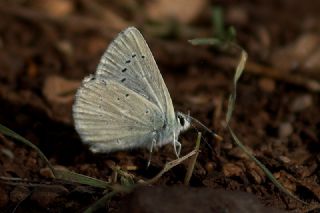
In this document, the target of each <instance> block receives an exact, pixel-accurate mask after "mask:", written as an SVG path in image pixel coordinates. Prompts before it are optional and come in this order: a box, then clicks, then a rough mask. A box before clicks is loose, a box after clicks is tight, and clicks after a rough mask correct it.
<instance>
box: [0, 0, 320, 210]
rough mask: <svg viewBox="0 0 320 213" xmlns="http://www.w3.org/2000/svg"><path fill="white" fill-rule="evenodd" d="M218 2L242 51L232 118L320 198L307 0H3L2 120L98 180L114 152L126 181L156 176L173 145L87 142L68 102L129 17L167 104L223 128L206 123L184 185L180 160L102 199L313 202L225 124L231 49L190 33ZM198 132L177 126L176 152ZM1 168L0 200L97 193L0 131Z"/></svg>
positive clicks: (319, 52) (120, 203) (85, 200)
mask: <svg viewBox="0 0 320 213" xmlns="http://www.w3.org/2000/svg"><path fill="white" fill-rule="evenodd" d="M218 7H220V8H221V9H222V11H223V16H222V18H223V20H224V22H225V26H231V25H232V26H233V27H234V28H235V29H236V32H237V36H236V38H237V43H238V44H239V45H240V46H242V47H243V48H244V49H246V51H247V52H248V56H249V60H248V63H247V65H246V69H245V73H244V75H243V76H242V78H241V79H240V82H239V85H238V91H237V92H238V96H237V102H236V108H235V112H234V115H233V118H232V122H231V127H232V128H233V130H234V131H235V132H236V134H237V135H238V137H239V138H240V139H241V141H243V143H244V144H245V145H246V146H247V147H248V148H249V149H250V150H251V151H252V153H254V155H255V156H256V157H257V158H258V159H259V160H260V161H261V162H262V163H263V164H264V165H265V166H266V167H267V168H269V169H270V171H271V173H272V174H273V175H274V177H275V178H276V179H277V180H278V181H279V182H280V183H281V184H282V185H283V186H284V187H285V188H286V189H287V190H289V191H290V192H292V193H294V194H295V195H296V196H297V197H299V198H300V199H302V200H304V201H306V202H308V203H311V202H312V203H318V202H319V198H320V184H319V175H320V173H319V164H320V156H319V153H320V152H319V151H320V144H319V143H320V115H319V106H320V97H319V93H320V86H319V85H320V84H319V83H320V13H319V11H320V3H319V2H317V1H311V0H306V1H303V2H302V1H298V0H290V1H287V0H270V1H263V0H255V1H249V0H245V1H232V0H228V1H209V0H199V1H191V0H189V1H182V0H175V1H173V0H170V1H168V0H157V1H144V0H139V1H132V0H123V1H116V0H110V1H103V0H96V1H91V0H56V1H51V0H33V1H31V0H23V1H22V0H15V1H9V0H7V1H6V0H2V1H1V2H0V123H1V124H3V125H5V126H7V127H9V128H10V129H12V130H14V131H16V132H17V133H19V134H21V135H22V136H23V137H25V138H27V139H28V140H30V141H32V143H34V144H35V145H36V146H37V147H39V148H40V149H41V150H42V151H43V153H44V154H45V155H46V156H47V158H48V159H49V160H50V162H51V163H52V164H53V165H54V166H55V167H56V168H60V169H68V170H70V171H74V172H77V173H80V174H84V175H87V176H90V177H94V178H97V179H100V180H104V181H111V180H114V175H113V174H114V169H113V168H114V167H115V166H117V167H118V168H120V169H121V170H122V171H124V172H126V174H130V175H132V177H134V180H135V181H136V180H147V179H150V178H152V177H154V176H155V175H156V174H157V173H158V172H160V171H161V169H162V168H163V167H164V165H165V164H166V162H169V161H171V160H174V159H176V157H175V155H174V152H173V149H172V146H170V145H168V146H164V147H161V148H159V149H158V150H157V151H155V152H154V153H153V157H152V161H151V165H150V166H149V167H148V168H146V164H147V162H148V158H149V152H148V150H143V149H140V150H131V151H123V152H115V153H110V154H99V155H96V154H92V153H91V152H90V151H89V150H88V147H87V146H85V145H83V144H82V143H81V140H80V138H79V136H78V134H77V133H76V131H75V130H74V125H73V120H72V116H71V115H72V113H71V109H72V104H73V101H74V94H75V91H76V89H77V88H78V87H79V85H80V82H81V80H82V79H83V78H84V77H85V76H87V75H89V74H91V73H94V72H95V69H96V66H97V64H98V62H99V59H100V57H101V55H102V53H103V52H104V50H105V49H106V48H107V46H108V44H109V42H110V41H112V39H113V38H114V37H115V36H116V35H117V34H118V33H119V32H120V31H122V30H123V29H125V28H126V27H128V26H135V27H137V28H138V29H140V31H141V32H142V34H143V35H144V37H145V39H146V40H147V42H148V44H149V46H150V49H151V51H152V52H153V54H154V57H155V60H156V61H157V63H158V66H159V68H160V70H161V73H162V75H163V78H164V80H165V82H166V85H167V87H168V89H169V91H170V94H171V97H172V100H173V103H174V106H175V109H176V110H180V111H182V112H185V113H188V111H189V112H190V113H191V115H192V116H193V117H195V118H197V119H198V120H200V121H201V122H203V123H204V124H205V125H206V126H208V127H209V128H210V129H214V130H215V131H216V132H217V133H218V134H219V135H221V136H222V137H223V139H224V140H223V141H221V142H218V141H215V140H213V139H212V137H210V135H209V134H206V133H204V132H203V137H204V139H205V140H206V141H207V143H208V144H210V146H211V148H210V147H209V146H207V145H206V143H202V144H201V146H200V150H201V152H200V154H199V156H198V160H197V162H196V165H195V169H194V172H193V176H192V178H191V180H190V183H189V185H188V186H183V182H184V177H185V174H186V171H187V166H188V161H185V162H183V163H181V164H180V165H178V166H176V167H174V168H173V169H171V170H170V171H168V172H167V173H165V174H164V175H163V176H162V177H161V178H159V179H158V181H156V182H155V183H154V184H152V185H151V186H148V187H143V188H138V189H136V190H134V191H133V192H132V193H116V194H115V195H114V196H111V197H110V199H108V200H107V201H106V202H105V203H103V205H102V208H101V209H100V210H98V212H128V211H133V212H183V213H186V212H196V211H197V212H270V211H272V212H284V211H293V210H296V211H297V212H317V210H312V208H311V209H310V208H309V209H308V207H305V206H304V205H303V204H302V203H300V202H298V201H296V200H294V199H292V198H290V197H288V196H286V195H285V194H284V193H283V192H281V191H280V190H279V189H278V188H277V187H275V185H274V184H273V183H271V181H270V180H269V179H268V178H267V177H266V175H265V174H264V173H263V172H262V171H261V169H260V168H259V167H258V166H257V165H256V164H255V163H254V162H252V161H251V160H250V159H249V158H248V157H247V156H246V155H245V154H244V153H243V152H242V151H241V150H240V149H239V148H238V147H237V146H235V145H234V143H233V141H232V138H231V136H230V134H229V132H228V131H227V129H226V127H225V126H226V123H225V114H226V109H227V101H228V97H229V94H230V92H231V91H232V79H233V74H234V70H235V67H236V64H237V60H238V58H239V55H237V54H231V53H230V52H228V51H225V50H223V49H218V48H213V47H208V46H192V45H191V44H190V43H188V40H189V39H192V38H202V37H213V36H215V35H217V29H218V28H217V26H215V25H214V21H213V10H214V9H217V8H218ZM215 20H216V19H215ZM214 29H215V30H214ZM196 132H197V131H195V130H190V131H188V132H186V133H184V134H183V135H181V137H180V139H179V140H180V141H181V142H182V155H184V154H186V153H188V152H190V151H191V150H192V149H193V148H194V144H195V140H196V135H197V133H196ZM0 176H1V181H0V212H82V211H84V210H85V209H87V208H88V207H89V206H91V205H92V204H94V203H95V202H96V201H97V200H98V199H99V198H101V197H102V196H103V195H104V193H105V191H104V190H103V189H98V188H95V187H92V186H90V187H89V186H86V185H81V184H76V183H73V182H66V181H61V180H57V179H52V178H50V175H49V174H48V169H47V168H46V165H45V164H44V163H43V161H42V160H41V159H40V158H39V155H38V154H37V152H36V151H34V150H32V149H31V148H28V147H27V146H25V145H23V144H22V143H20V142H18V141H16V140H13V139H11V138H8V137H4V135H1V134H0ZM17 180H19V181H17ZM116 180H117V181H118V183H121V178H120V177H119V178H118V179H116ZM122 183H123V180H122Z"/></svg>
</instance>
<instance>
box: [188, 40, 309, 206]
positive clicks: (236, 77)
mask: <svg viewBox="0 0 320 213" xmlns="http://www.w3.org/2000/svg"><path fill="white" fill-rule="evenodd" d="M219 41H220V42H219ZM189 42H190V43H191V44H193V45H214V46H218V47H219V46H223V45H224V44H223V42H224V41H223V40H219V38H213V39H210V38H197V39H192V40H190V41H189ZM225 46H227V47H234V48H236V49H238V50H241V57H240V61H239V64H238V66H237V67H236V71H235V74H234V78H233V90H232V92H231V94H230V96H229V101H228V108H227V113H226V123H227V127H228V130H229V132H230V134H231V136H232V138H233V141H234V142H235V144H236V145H237V146H238V147H239V148H240V149H241V150H242V151H243V152H244V153H245V154H247V155H248V156H249V158H250V159H251V160H253V161H254V162H255V163H256V164H257V165H258V166H259V167H260V168H261V170H262V171H263V172H264V173H265V174H266V176H267V177H268V179H269V180H270V181H271V182H272V183H273V184H274V185H275V186H276V187H277V188H278V189H279V190H280V191H282V192H283V193H285V194H286V195H288V196H289V197H291V198H293V199H295V200H297V201H299V202H301V203H303V204H306V205H308V203H306V202H304V201H302V200H301V199H299V198H298V197H297V196H295V195H294V194H292V193H291V192H289V191H288V190H287V189H286V188H285V187H284V186H282V184H281V183H280V182H278V181H277V180H276V178H275V177H274V176H273V175H272V173H271V172H270V171H269V169H268V168H266V167H265V166H264V165H263V164H262V163H261V162H260V161H259V160H258V159H257V158H256V157H254V156H253V155H252V153H250V151H249V150H248V149H247V148H246V147H245V146H244V145H243V143H241V141H240V140H239V139H238V138H237V136H236V134H235V133H234V132H233V130H232V129H231V127H230V126H229V123H230V120H231V118H232V113H233V110H234V106H235V102H236V96H237V83H238V80H239V79H240V77H241V75H242V73H243V72H244V68H245V64H246V61H247V58H248V55H247V53H246V51H245V50H243V48H241V47H240V46H239V45H238V44H236V43H234V42H226V44H225Z"/></svg>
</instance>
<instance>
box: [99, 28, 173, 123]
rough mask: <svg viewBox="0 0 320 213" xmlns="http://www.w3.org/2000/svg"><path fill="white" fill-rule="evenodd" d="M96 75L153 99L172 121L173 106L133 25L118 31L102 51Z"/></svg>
mask: <svg viewBox="0 0 320 213" xmlns="http://www.w3.org/2000/svg"><path fill="white" fill-rule="evenodd" d="M96 77H97V78H102V79H106V80H114V81H116V82H119V83H121V84H122V85H124V86H125V87H127V88H129V89H130V90H133V91H135V92H136V93H138V94H140V95H141V96H143V97H145V98H146V99H147V100H149V101H150V102H152V103H154V104H155V105H156V106H157V107H158V108H159V109H160V111H161V112H162V114H163V115H165V116H166V119H167V122H168V123H169V124H172V123H173V122H174V118H175V115H174V109H173V105H172V100H171V98H170V94H169V92H168V89H167V87H166V85H165V83H164V81H163V78H162V76H161V74H160V71H159V69H158V66H157V64H156V62H155V60H154V58H153V55H152V53H151V51H150V49H149V47H148V45H147V43H146V41H145V40H144V38H143V36H142V35H141V33H140V32H139V31H138V30H137V29H136V28H134V27H129V28H128V29H126V30H125V31H123V32H121V33H120V34H119V35H118V36H117V38H115V39H114V41H113V42H112V43H111V44H110V45H109V47H108V49H107V50H106V52H105V53H104V54H103V56H102V58H101V60H100V63H99V65H98V68H97V72H96Z"/></svg>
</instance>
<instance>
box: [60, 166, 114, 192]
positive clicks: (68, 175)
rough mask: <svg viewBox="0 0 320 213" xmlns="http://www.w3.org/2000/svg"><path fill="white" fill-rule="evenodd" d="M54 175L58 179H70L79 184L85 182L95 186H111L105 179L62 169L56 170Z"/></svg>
mask: <svg viewBox="0 0 320 213" xmlns="http://www.w3.org/2000/svg"><path fill="white" fill-rule="evenodd" d="M56 175H57V176H56V177H57V178H59V179H63V180H67V181H72V182H76V183H80V184H85V185H89V186H93V187H97V188H103V189H105V188H111V185H110V184H109V183H107V182H105V181H102V180H98V179H96V178H93V177H89V176H86V175H82V174H78V173H75V172H71V171H62V170H56Z"/></svg>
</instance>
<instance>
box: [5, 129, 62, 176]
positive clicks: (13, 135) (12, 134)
mask: <svg viewBox="0 0 320 213" xmlns="http://www.w3.org/2000/svg"><path fill="white" fill-rule="evenodd" d="M0 132H1V133H2V134H4V135H5V136H8V137H11V138H14V139H16V140H18V141H20V142H22V143H24V144H25V145H27V146H29V147H31V148H32V149H34V150H36V152H37V153H38V155H39V156H40V157H41V159H42V160H43V161H44V162H46V164H47V165H48V167H49V169H50V170H51V172H52V174H53V175H54V176H56V173H55V170H54V168H53V167H52V165H51V163H50V162H49V160H48V159H47V157H46V156H45V155H44V154H43V153H42V152H41V150H40V149H39V148H38V147H37V146H36V145H34V144H33V143H31V142H30V141H29V140H27V139H25V138H24V137H22V136H21V135H19V134H17V133H16V132H14V131H12V130H11V129H9V128H7V127H5V126H3V125H2V124H0Z"/></svg>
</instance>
